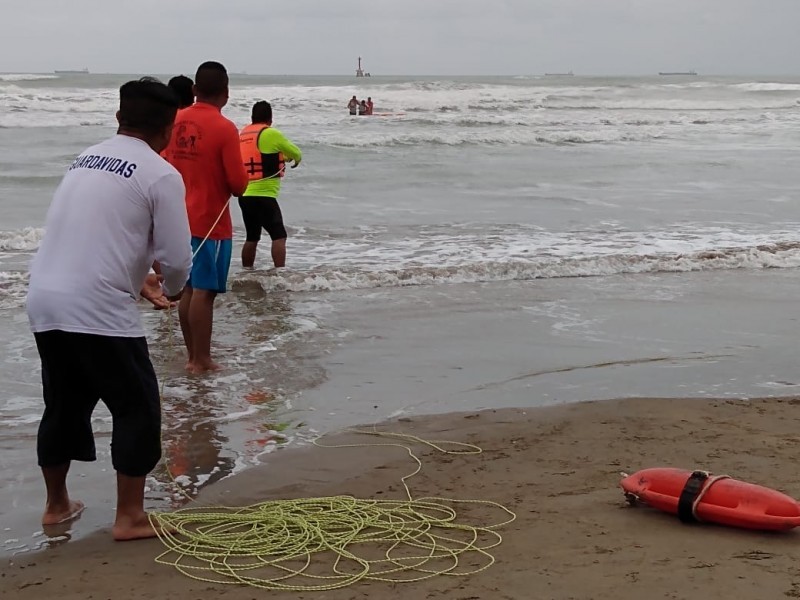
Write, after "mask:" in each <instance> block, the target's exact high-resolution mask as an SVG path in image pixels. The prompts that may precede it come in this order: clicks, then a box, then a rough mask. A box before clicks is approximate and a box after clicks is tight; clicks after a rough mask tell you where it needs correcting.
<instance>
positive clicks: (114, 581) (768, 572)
mask: <svg viewBox="0 0 800 600" xmlns="http://www.w3.org/2000/svg"><path fill="white" fill-rule="evenodd" d="M798 408H800V399H797V398H794V397H787V398H780V399H776V398H769V399H754V400H731V399H721V400H705V399H696V398H685V399H659V398H651V399H642V398H634V399H622V400H604V401H592V402H584V403H576V404H565V405H560V406H549V407H542V408H524V409H487V410H483V411H479V412H466V413H464V412H462V413H449V414H443V415H433V416H419V417H409V418H402V419H398V420H394V421H389V422H388V423H385V424H383V425H381V426H380V429H381V430H386V431H400V432H404V433H410V434H413V435H417V436H419V437H421V438H423V439H438V440H451V441H461V442H467V443H473V444H477V445H478V446H480V447H481V448H482V449H483V453H482V454H480V455H477V456H474V455H464V456H453V455H440V454H434V453H432V452H431V451H430V450H428V449H425V450H422V449H419V448H417V449H416V450H417V454H418V455H419V456H420V457H421V459H422V462H423V468H422V471H421V473H420V474H419V475H417V476H415V477H413V478H412V479H411V480H410V481H409V487H410V489H411V492H412V494H413V496H414V497H423V496H455V497H457V498H465V499H480V500H491V501H495V502H498V503H500V504H502V505H504V506H507V507H508V508H510V509H511V510H512V511H514V512H515V513H516V514H517V521H515V522H514V523H511V524H510V525H507V526H506V527H503V528H501V529H500V530H499V533H500V534H501V535H502V536H503V538H504V540H503V543H502V544H501V545H500V546H499V547H497V548H495V549H494V550H492V554H493V555H494V556H495V557H496V559H497V563H496V564H494V565H493V566H492V567H490V568H489V569H487V570H486V571H483V572H482V573H479V574H476V575H471V576H468V577H463V578H462V577H444V576H442V577H434V578H432V579H429V580H426V581H423V582H419V583H408V584H404V586H402V587H400V588H399V589H400V590H408V592H407V593H410V594H412V596H413V597H420V598H425V597H432V598H433V597H442V598H468V597H469V598H513V599H516V598H520V599H522V598H531V597H540V598H554V599H561V598H564V599H566V598H586V599H589V598H611V597H614V598H621V599H623V600H624V599H628V598H630V599H633V598H640V597H641V596H642V595H643V594H650V595H655V596H657V597H670V596H669V595H670V594H672V595H673V597H706V598H720V599H721V598H728V597H737V598H745V597H746V598H751V597H752V598H765V597H783V596H784V595H788V596H792V595H798V594H800V569H798V568H797V567H796V566H794V565H795V563H796V562H797V561H798V559H800V549H798V547H797V542H798V540H800V534H798V533H797V532H786V533H782V534H764V533H755V532H748V531H742V530H736V529H730V528H723V527H716V526H708V525H700V526H685V525H682V524H681V523H680V522H679V521H678V520H677V518H675V517H672V516H670V515H665V514H662V513H658V512H656V511H654V510H651V509H648V508H646V507H636V508H628V507H626V504H625V502H624V498H623V496H622V493H621V491H620V489H619V480H620V479H621V477H620V472H622V471H625V472H629V473H632V472H635V471H637V470H639V469H641V468H647V467H653V466H675V467H680V468H687V469H692V468H703V469H708V470H710V471H714V472H718V473H722V472H724V473H727V474H729V475H731V476H732V477H735V478H737V479H742V480H744V481H750V482H752V483H758V484H761V485H765V486H768V487H773V488H775V489H778V490H780V491H783V492H785V493H787V494H789V495H792V496H794V497H798V496H800V474H799V473H797V472H796V470H795V469H794V459H795V456H794V450H795V448H796V446H797V444H798V442H800V436H798V435H796V433H795V432H796V431H797V429H798V424H800V423H799V422H800V410H798ZM793 413H794V414H793ZM351 441H358V442H364V443H367V444H370V443H374V441H373V440H369V439H368V440H360V439H359V440H354V439H353V436H352V435H350V434H346V433H339V434H334V435H332V436H328V437H326V438H325V439H324V443H326V444H333V443H343V442H351ZM414 466H415V465H414V464H413V462H412V461H410V460H409V458H408V457H407V455H406V454H405V452H404V451H402V450H400V449H398V448H387V447H382V448H375V449H374V450H370V451H366V452H365V451H364V449H361V448H342V449H325V448H320V447H315V446H309V447H304V448H289V449H286V450H281V451H279V452H276V453H273V454H270V455H267V456H266V457H265V460H264V465H263V466H258V467H254V468H251V469H248V470H246V471H244V472H243V473H240V474H239V475H236V476H234V477H231V478H229V479H226V480H223V481H221V482H218V483H216V484H214V485H212V486H210V487H208V488H206V489H204V490H203V491H202V492H201V494H200V496H199V498H198V501H197V502H198V503H199V504H200V505H203V504H211V505H214V504H225V505H229V506H240V505H249V504H252V503H255V502H261V501H265V500H269V499H274V498H300V497H317V496H330V495H339V494H351V495H353V496H355V497H361V498H393V499H401V498H402V497H403V491H402V486H401V485H400V479H401V477H403V476H404V475H407V474H408V473H410V472H412V471H413V469H414ZM89 504H91V503H89ZM87 510H89V511H90V510H91V505H90V506H89V508H88V509H87ZM472 512H473V511H472V510H471V511H470V513H471V514H472ZM474 512H475V513H476V514H477V515H478V516H479V517H481V516H486V515H482V513H483V509H480V508H479V509H476V510H475V511H474ZM75 527H76V528H80V521H78V522H77V523H76V524H75ZM163 549H164V548H163V546H162V545H161V543H160V542H158V541H156V540H151V541H142V542H133V543H125V544H120V543H114V542H113V541H112V540H111V536H110V533H109V528H108V527H106V528H104V529H103V530H102V531H100V532H96V533H93V534H91V535H89V536H87V537H85V538H83V539H81V540H79V541H76V542H69V543H67V544H64V545H61V546H58V547H55V548H51V549H49V550H46V551H43V552H38V553H30V554H24V555H20V556H19V557H12V558H11V559H10V560H7V561H3V566H2V568H0V582H1V583H0V589H6V590H7V591H8V592H10V593H13V594H14V596H13V597H15V598H19V599H21V600H25V599H28V598H41V597H44V596H47V595H52V594H58V595H59V596H60V597H61V598H63V599H64V600H71V599H72V598H76V599H77V598H86V597H88V596H89V595H93V596H94V597H95V598H106V597H108V598H117V597H125V598H172V599H176V600H182V599H184V598H186V599H190V598H192V599H193V598H197V597H200V596H201V595H202V596H209V592H212V594H213V596H214V597H219V598H233V599H239V598H242V599H244V598H247V599H250V598H253V597H255V596H257V595H258V592H257V591H256V590H255V589H254V588H247V587H239V586H221V585H215V584H209V583H204V582H199V581H194V580H191V579H189V578H187V577H185V576H183V575H181V574H179V573H177V572H176V571H175V570H174V569H173V568H171V567H165V566H162V565H158V564H156V563H155V562H154V558H155V557H156V556H157V555H158V554H160V553H161V552H162V551H163ZM531 590H537V592H536V593H535V594H533V595H532V594H531ZM397 591H398V588H397V584H387V583H381V582H367V583H358V584H355V585H353V586H351V587H347V588H343V589H340V590H334V591H330V592H324V593H321V592H308V593H297V592H292V593H289V592H268V593H269V594H270V597H277V598H290V597H291V598H326V599H337V598H367V597H369V598H374V599H378V600H381V599H383V598H386V599H388V598H394V597H395V596H396V594H397ZM118 594H122V595H118Z"/></svg>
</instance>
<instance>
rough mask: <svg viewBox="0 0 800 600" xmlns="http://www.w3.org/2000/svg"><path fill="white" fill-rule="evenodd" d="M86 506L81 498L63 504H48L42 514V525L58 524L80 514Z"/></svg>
mask: <svg viewBox="0 0 800 600" xmlns="http://www.w3.org/2000/svg"><path fill="white" fill-rule="evenodd" d="M84 508H86V506H85V505H84V504H83V502H80V501H79V500H70V501H69V504H66V505H63V506H47V507H45V509H44V515H42V525H58V524H59V523H65V522H67V521H71V520H72V519H75V518H77V517H79V516H80V514H81V513H82V512H83V509H84Z"/></svg>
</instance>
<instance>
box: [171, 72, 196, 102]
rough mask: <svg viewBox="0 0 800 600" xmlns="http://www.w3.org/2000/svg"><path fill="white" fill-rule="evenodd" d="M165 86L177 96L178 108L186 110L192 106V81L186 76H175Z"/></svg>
mask: <svg viewBox="0 0 800 600" xmlns="http://www.w3.org/2000/svg"><path fill="white" fill-rule="evenodd" d="M167 85H168V86H169V87H170V89H172V91H173V92H175V94H176V95H177V96H178V101H179V105H178V108H186V107H187V106H191V105H192V104H194V90H193V88H194V81H192V79H191V78H190V77H186V75H176V76H175V77H173V78H172V79H170V80H169V81H168V82H167Z"/></svg>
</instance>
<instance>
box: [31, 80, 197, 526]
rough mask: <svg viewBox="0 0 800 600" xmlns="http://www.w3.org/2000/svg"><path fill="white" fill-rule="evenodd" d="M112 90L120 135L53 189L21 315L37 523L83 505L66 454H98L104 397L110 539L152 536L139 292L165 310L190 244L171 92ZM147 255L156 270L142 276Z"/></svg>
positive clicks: (156, 446) (146, 359)
mask: <svg viewBox="0 0 800 600" xmlns="http://www.w3.org/2000/svg"><path fill="white" fill-rule="evenodd" d="M119 96H120V101H119V111H118V112H117V121H118V122H119V129H118V130H117V135H115V136H113V137H112V138H110V139H108V140H106V141H104V142H101V143H99V144H97V145H95V146H92V147H91V148H88V149H87V150H85V151H84V152H83V153H82V154H81V155H80V156H78V158H76V159H75V160H74V162H73V163H72V165H71V166H70V167H69V169H68V170H67V173H66V174H65V175H64V178H63V179H62V180H61V184H60V185H59V186H58V189H57V190H56V192H55V194H54V196H53V202H52V204H51V205H50V208H49V210H48V213H47V220H46V225H45V234H44V239H43V240H42V243H41V245H40V247H39V250H38V252H37V253H36V256H35V257H34V259H33V262H32V264H31V268H30V285H29V286H28V298H27V311H28V319H29V321H30V325H31V330H32V331H33V335H34V338H35V340H36V348H37V350H38V352H39V357H40V358H41V364H42V383H43V396H44V414H43V416H42V420H41V423H40V424H39V433H38V439H37V447H36V452H37V458H38V463H39V466H40V467H41V469H42V475H43V476H44V482H45V487H46V489H47V501H46V504H45V510H44V515H43V516H42V525H44V526H45V527H46V526H51V525H56V524H59V523H64V522H67V521H70V520H72V519H73V518H75V517H77V516H78V515H79V514H80V512H81V511H82V510H83V507H84V505H83V503H82V502H79V501H77V500H73V499H72V498H71V497H70V494H69V492H68V490H67V474H68V472H69V469H70V464H71V462H72V461H73V460H79V461H94V460H96V450H95V440H94V436H93V434H92V413H93V411H94V409H95V406H96V405H97V402H98V401H100V400H102V401H103V403H104V404H105V405H106V406H107V407H108V410H109V411H110V413H111V417H112V419H113V429H112V433H111V463H112V465H113V467H114V470H115V471H116V473H117V509H116V513H115V515H114V525H113V528H112V535H113V537H114V539H116V540H119V541H125V540H135V539H140V538H148V537H153V536H155V535H156V531H155V530H154V529H153V526H152V525H151V523H150V520H149V518H148V516H147V513H146V512H145V510H144V487H145V477H146V476H147V474H148V473H149V472H150V471H152V470H153V468H154V467H155V466H156V464H157V463H158V461H159V459H160V458H161V396H160V392H159V386H158V381H157V379H156V374H155V371H154V369H153V365H152V363H151V362H150V356H149V353H148V348H147V340H146V339H145V333H144V329H143V328H142V324H141V318H140V314H139V308H138V307H137V299H138V297H139V296H140V295H141V296H142V297H144V298H146V299H147V300H149V301H150V302H151V303H152V304H153V305H154V306H155V307H156V308H160V309H163V308H169V307H170V306H171V302H172V301H174V300H177V299H178V297H179V296H180V295H181V291H182V290H183V287H184V284H185V283H186V279H187V277H188V276H189V269H190V267H191V264H192V250H191V246H190V244H189V239H190V236H189V223H188V221H187V217H186V208H185V205H184V192H185V190H184V186H183V180H182V179H181V176H180V174H179V173H178V172H177V171H176V170H175V169H174V168H173V167H172V166H170V165H169V164H168V163H167V162H166V161H164V160H163V159H162V158H161V157H160V156H159V153H160V152H161V151H162V150H163V149H164V148H165V147H166V145H167V143H168V142H169V139H170V135H171V132H172V124H173V121H174V120H175V114H176V111H177V110H178V98H177V97H176V96H175V94H174V93H173V92H172V91H171V90H170V88H169V87H167V86H166V85H164V84H163V83H161V82H159V81H158V80H155V79H152V78H143V79H140V80H136V81H129V82H127V83H126V84H124V85H123V86H122V87H121V88H120V90H119ZM154 260H157V261H158V262H159V263H160V265H161V275H158V276H157V275H155V274H150V275H148V271H149V270H150V266H151V265H152V264H153V261H154Z"/></svg>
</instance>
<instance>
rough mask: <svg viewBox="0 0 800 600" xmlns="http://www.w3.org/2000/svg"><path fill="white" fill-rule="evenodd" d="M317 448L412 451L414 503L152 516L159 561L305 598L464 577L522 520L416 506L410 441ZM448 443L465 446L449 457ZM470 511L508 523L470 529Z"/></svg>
mask: <svg viewBox="0 0 800 600" xmlns="http://www.w3.org/2000/svg"><path fill="white" fill-rule="evenodd" d="M351 431H354V432H356V433H363V434H368V435H373V436H380V437H388V438H394V439H402V440H408V441H411V442H416V443H421V444H424V445H427V446H428V447H430V448H432V449H434V450H436V451H438V452H441V453H444V454H479V453H480V452H481V449H480V448H478V447H477V446H474V445H471V444H462V443H459V442H440V441H427V440H423V439H421V438H419V437H416V436H412V435H406V434H399V433H389V432H380V431H377V430H372V431H362V430H351ZM315 443H316V445H318V446H321V447H324V448H347V447H349V448H371V447H375V446H389V447H400V448H404V449H405V450H406V452H407V453H408V454H409V456H410V457H411V458H412V459H413V460H414V461H415V462H416V463H417V468H416V469H415V470H414V472H412V473H410V474H408V475H406V476H404V477H403V478H402V482H403V487H404V489H405V492H406V495H407V496H408V499H407V500H370V499H361V498H354V497H352V496H331V497H323V498H301V499H295V500H273V501H268V502H261V503H258V504H253V505H251V506H245V507H224V506H214V507H205V508H203V507H198V508H184V509H180V510H177V511H174V512H171V513H151V520H152V522H153V525H154V526H155V528H156V531H157V532H158V534H159V539H160V540H161V541H162V542H163V543H164V545H165V546H166V547H167V550H166V551H165V552H164V553H162V554H161V555H160V556H158V557H157V558H156V562H158V563H160V564H165V565H172V566H174V567H175V568H176V569H177V570H178V571H179V572H181V573H183V574H184V575H187V576H188V577H191V578H193V579H196V580H199V581H204V582H208V583H217V584H244V585H248V586H252V587H257V588H262V589H269V590H292V591H298V592H301V591H324V590H333V589H336V588H341V587H345V586H348V585H351V584H353V583H356V582H358V581H365V580H371V581H386V582H412V581H421V580H423V579H428V578H431V577H434V576H437V575H451V576H463V575H470V574H474V573H479V572H481V571H483V570H485V569H488V568H489V567H490V566H491V565H492V564H494V562H495V559H494V557H493V556H492V555H491V554H490V553H489V550H491V549H492V548H495V547H496V546H498V545H499V544H500V543H501V542H502V541H503V538H502V536H501V535H500V534H499V533H498V532H497V531H496V529H498V528H500V527H502V526H503V525H507V524H508V523H511V522H512V521H514V520H515V519H516V515H515V514H514V513H513V512H512V511H510V510H509V509H507V508H505V507H504V506H502V505H500V504H498V503H496V502H491V501H486V500H458V499H451V498H438V497H428V498H418V499H414V498H413V497H412V495H411V491H410V490H409V488H408V485H407V480H408V479H409V478H410V477H413V476H414V475H415V474H417V473H419V471H420V470H421V468H422V462H421V461H420V459H419V458H418V457H417V456H416V455H415V454H414V452H413V450H412V448H411V447H410V446H409V445H407V444H401V443H396V442H395V443H382V444H347V445H339V446H326V445H323V444H321V443H319V442H315ZM445 445H454V446H457V447H458V448H457V449H455V450H447V449H445V448H444V446H445ZM468 505H473V506H478V507H484V508H491V509H495V510H497V511H500V512H502V513H504V516H503V518H502V519H501V520H499V521H497V522H494V523H489V524H471V523H470V522H469V520H468V519H466V518H464V516H463V515H462V514H459V512H458V511H456V509H455V506H468Z"/></svg>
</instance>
